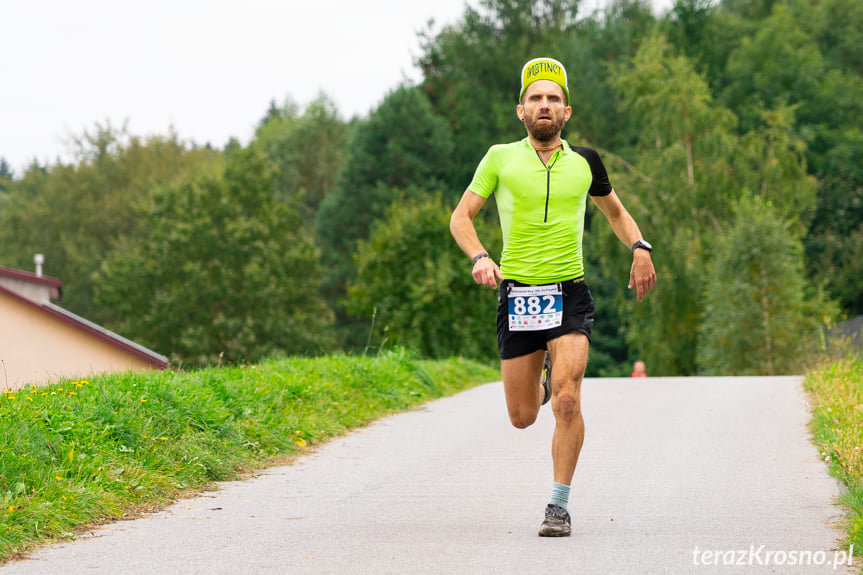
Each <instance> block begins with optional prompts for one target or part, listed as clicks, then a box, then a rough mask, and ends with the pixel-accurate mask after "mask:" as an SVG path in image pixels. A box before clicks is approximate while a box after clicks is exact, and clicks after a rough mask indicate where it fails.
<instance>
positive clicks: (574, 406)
mask: <svg viewBox="0 0 863 575" xmlns="http://www.w3.org/2000/svg"><path fill="white" fill-rule="evenodd" d="M552 408H553V411H554V415H555V418H556V419H557V420H558V421H560V422H561V423H565V424H566V423H570V422H572V421H574V420H576V419H577V418H579V417H581V398H580V397H579V394H578V393H576V392H575V391H573V390H571V389H564V390H561V391H559V392H558V393H557V394H556V395H555V397H554V398H553V399H552Z"/></svg>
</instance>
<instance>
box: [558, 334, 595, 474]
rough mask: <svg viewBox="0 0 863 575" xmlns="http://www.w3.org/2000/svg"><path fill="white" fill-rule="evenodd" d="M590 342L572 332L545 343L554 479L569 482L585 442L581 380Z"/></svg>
mask: <svg viewBox="0 0 863 575" xmlns="http://www.w3.org/2000/svg"><path fill="white" fill-rule="evenodd" d="M589 346H590V341H589V340H588V339H587V336H586V335H584V334H583V333H580V332H573V333H569V334H566V335H564V336H561V337H558V338H555V339H553V340H551V341H549V342H548V350H549V353H550V354H551V365H552V370H551V390H552V395H551V410H552V412H554V419H555V427H554V436H553V438H552V440H551V457H552V461H553V462H554V481H555V483H561V484H564V485H569V484H570V483H571V482H572V476H573V474H574V473H575V466H576V464H577V463H578V455H579V453H580V452H581V446H582V444H583V443H584V419H583V418H582V416H581V380H582V378H584V370H585V369H586V368H587V355H588V349H589Z"/></svg>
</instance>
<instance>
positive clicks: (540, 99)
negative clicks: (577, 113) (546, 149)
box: [516, 80, 572, 142]
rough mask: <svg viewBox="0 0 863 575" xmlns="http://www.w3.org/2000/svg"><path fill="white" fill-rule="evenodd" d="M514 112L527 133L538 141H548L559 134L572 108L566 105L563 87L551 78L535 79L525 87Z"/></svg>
mask: <svg viewBox="0 0 863 575" xmlns="http://www.w3.org/2000/svg"><path fill="white" fill-rule="evenodd" d="M516 113H517V114H518V118H519V119H520V120H522V121H523V122H524V126H525V127H526V128H527V133H528V134H530V135H531V136H532V137H533V138H534V139H535V140H537V141H539V142H549V141H552V140H554V139H555V138H556V137H557V136H559V135H560V132H561V130H563V126H564V125H565V124H566V121H567V120H569V117H570V116H571V115H572V108H570V107H569V106H567V105H566V94H565V93H564V92H563V88H561V87H560V86H558V85H557V84H556V83H555V82H552V81H551V80H537V81H536V82H534V83H532V84H531V85H530V86H528V87H527V90H526V91H525V92H524V97H522V100H521V104H519V105H518V107H517V108H516Z"/></svg>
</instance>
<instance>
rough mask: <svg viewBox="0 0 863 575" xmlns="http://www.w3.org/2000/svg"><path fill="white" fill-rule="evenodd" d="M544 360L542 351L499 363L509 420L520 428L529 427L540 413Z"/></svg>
mask: <svg viewBox="0 0 863 575" xmlns="http://www.w3.org/2000/svg"><path fill="white" fill-rule="evenodd" d="M544 361H545V350H544V349H540V350H538V351H535V352H533V353H529V354H527V355H522V356H519V357H516V358H513V359H502V360H501V361H500V371H501V375H502V376H503V390H504V394H505V395H506V409H507V411H508V412H509V420H510V421H511V422H512V424H513V425H514V426H515V427H517V428H519V429H524V428H525V427H528V426H529V425H531V424H532V423H533V422H534V421H536V416H537V414H538V413H539V406H540V404H541V403H542V399H543V396H544V394H545V392H544V391H543V388H542V385H541V383H540V376H541V374H542V364H543V362H544ZM552 373H554V372H553V371H552Z"/></svg>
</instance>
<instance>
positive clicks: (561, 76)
mask: <svg viewBox="0 0 863 575" xmlns="http://www.w3.org/2000/svg"><path fill="white" fill-rule="evenodd" d="M537 80H551V81H552V82H554V83H556V84H557V85H558V86H560V87H561V88H563V93H564V94H566V105H567V106H569V88H567V87H566V69H565V68H564V67H563V64H561V63H560V62H558V61H557V60H555V59H554V58H534V59H533V60H531V61H530V62H528V63H527V64H525V65H524V68H522V69H521V93H520V94H519V95H518V99H519V101H521V99H522V97H523V96H524V91H525V90H527V87H528V86H530V85H531V84H533V83H534V82H536V81H537Z"/></svg>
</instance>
